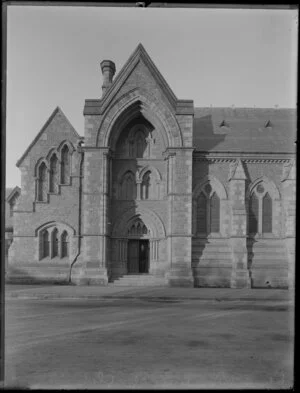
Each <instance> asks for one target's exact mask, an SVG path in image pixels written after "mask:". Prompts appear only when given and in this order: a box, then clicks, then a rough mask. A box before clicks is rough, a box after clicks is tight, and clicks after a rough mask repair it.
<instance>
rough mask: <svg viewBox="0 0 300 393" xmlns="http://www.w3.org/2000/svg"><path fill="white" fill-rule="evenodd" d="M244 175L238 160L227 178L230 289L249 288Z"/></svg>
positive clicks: (240, 162)
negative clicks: (228, 193)
mask: <svg viewBox="0 0 300 393" xmlns="http://www.w3.org/2000/svg"><path fill="white" fill-rule="evenodd" d="M245 180H246V175H245V171H244V168H243V164H242V161H241V160H240V159H239V160H237V161H236V163H235V164H234V165H233V167H231V174H230V177H229V184H230V204H231V239H230V243H231V250H232V273H231V288H251V279H250V275H249V270H248V252H247V212H246V204H245V202H246V201H245V190H246V184H245Z"/></svg>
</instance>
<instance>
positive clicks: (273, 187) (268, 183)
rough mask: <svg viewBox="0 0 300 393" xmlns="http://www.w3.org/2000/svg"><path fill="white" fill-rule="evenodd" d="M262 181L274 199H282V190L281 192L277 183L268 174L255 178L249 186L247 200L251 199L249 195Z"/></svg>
mask: <svg viewBox="0 0 300 393" xmlns="http://www.w3.org/2000/svg"><path fill="white" fill-rule="evenodd" d="M260 183H263V185H264V186H265V188H266V190H267V191H268V193H269V194H270V196H271V198H272V199H273V200H280V199H281V195H280V192H279V190H278V188H277V186H276V185H275V183H274V182H273V181H272V180H270V179H268V178H267V177H266V176H261V177H259V178H258V179H256V180H254V181H253V182H252V183H251V184H250V185H249V187H248V188H247V191H246V200H248V199H249V197H250V195H251V194H252V192H253V190H254V189H255V187H256V186H257V185H258V184H260Z"/></svg>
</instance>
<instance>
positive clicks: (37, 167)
mask: <svg viewBox="0 0 300 393" xmlns="http://www.w3.org/2000/svg"><path fill="white" fill-rule="evenodd" d="M42 164H45V166H46V168H47V170H49V163H48V161H47V160H46V159H45V158H44V157H41V158H39V159H38V160H37V162H36V164H35V166H34V177H37V176H38V173H39V167H40V166H41V165H42Z"/></svg>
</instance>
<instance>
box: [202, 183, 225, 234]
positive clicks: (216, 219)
mask: <svg viewBox="0 0 300 393" xmlns="http://www.w3.org/2000/svg"><path fill="white" fill-rule="evenodd" d="M197 232H198V233H206V234H208V233H218V232H220V198H219V196H218V195H217V193H216V192H215V191H214V190H213V188H212V186H211V185H210V184H209V183H207V184H206V185H205V187H204V188H203V189H202V191H201V193H200V195H199V196H198V198H197Z"/></svg>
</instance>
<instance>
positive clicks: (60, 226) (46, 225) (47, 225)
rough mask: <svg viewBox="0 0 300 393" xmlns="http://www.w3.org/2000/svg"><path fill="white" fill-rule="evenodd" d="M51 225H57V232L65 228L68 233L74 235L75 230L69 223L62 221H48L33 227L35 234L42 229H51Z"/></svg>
mask: <svg viewBox="0 0 300 393" xmlns="http://www.w3.org/2000/svg"><path fill="white" fill-rule="evenodd" d="M52 227H57V229H58V230H59V233H60V232H62V231H64V230H66V231H67V232H68V234H72V235H73V236H75V235H76V230H75V229H74V228H73V227H72V226H71V225H69V224H67V223H66V222H64V221H48V222H46V223H44V224H42V225H40V226H38V227H37V228H36V229H35V236H38V234H39V233H40V232H41V231H43V230H44V229H47V230H48V229H51V228H52Z"/></svg>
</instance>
